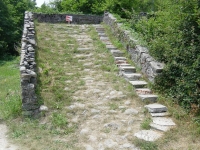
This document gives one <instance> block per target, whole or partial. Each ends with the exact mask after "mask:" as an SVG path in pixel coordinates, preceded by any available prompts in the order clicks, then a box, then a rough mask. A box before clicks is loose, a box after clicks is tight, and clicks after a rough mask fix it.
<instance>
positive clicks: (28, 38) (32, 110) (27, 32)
mask: <svg viewBox="0 0 200 150" xmlns="http://www.w3.org/2000/svg"><path fill="white" fill-rule="evenodd" d="M33 20H34V16H33V13H31V12H25V17H24V29H23V35H22V47H21V60H20V74H21V89H22V110H23V114H24V115H25V116H36V115H37V114H39V107H40V106H39V104H38V99H37V96H36V92H35V90H36V85H37V74H36V62H35V53H36V41H35V28H34V22H33Z"/></svg>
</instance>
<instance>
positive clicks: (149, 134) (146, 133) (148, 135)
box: [134, 130, 163, 142]
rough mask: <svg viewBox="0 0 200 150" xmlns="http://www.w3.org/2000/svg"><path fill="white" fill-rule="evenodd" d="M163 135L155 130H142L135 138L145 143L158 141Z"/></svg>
mask: <svg viewBox="0 0 200 150" xmlns="http://www.w3.org/2000/svg"><path fill="white" fill-rule="evenodd" d="M162 135H163V134H162V133H160V132H157V131H153V130H141V131H139V132H137V133H135V134H134V136H135V137H137V138H138V139H142V140H145V141H151V142H152V141H156V140H157V139H159V138H160V137H161V136H162Z"/></svg>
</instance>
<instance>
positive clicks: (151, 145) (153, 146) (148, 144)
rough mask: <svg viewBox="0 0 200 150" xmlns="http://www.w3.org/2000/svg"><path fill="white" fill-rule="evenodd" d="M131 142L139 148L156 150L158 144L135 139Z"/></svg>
mask: <svg viewBox="0 0 200 150" xmlns="http://www.w3.org/2000/svg"><path fill="white" fill-rule="evenodd" d="M133 143H134V144H135V146H137V147H140V149H141V150H158V145H156V144H155V143H154V142H147V141H143V140H139V139H135V140H134V141H133Z"/></svg>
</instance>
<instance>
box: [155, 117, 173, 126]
mask: <svg viewBox="0 0 200 150" xmlns="http://www.w3.org/2000/svg"><path fill="white" fill-rule="evenodd" d="M152 120H153V123H155V124H157V125H161V126H175V125H176V124H175V123H174V122H173V120H172V119H171V118H167V117H153V118H152Z"/></svg>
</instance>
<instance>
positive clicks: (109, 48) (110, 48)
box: [106, 45, 117, 50]
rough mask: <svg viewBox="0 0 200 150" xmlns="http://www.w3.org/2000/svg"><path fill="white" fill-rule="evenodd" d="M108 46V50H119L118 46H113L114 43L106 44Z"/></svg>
mask: <svg viewBox="0 0 200 150" xmlns="http://www.w3.org/2000/svg"><path fill="white" fill-rule="evenodd" d="M106 48H107V49H108V50H117V48H116V47H115V46H113V45H106Z"/></svg>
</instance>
